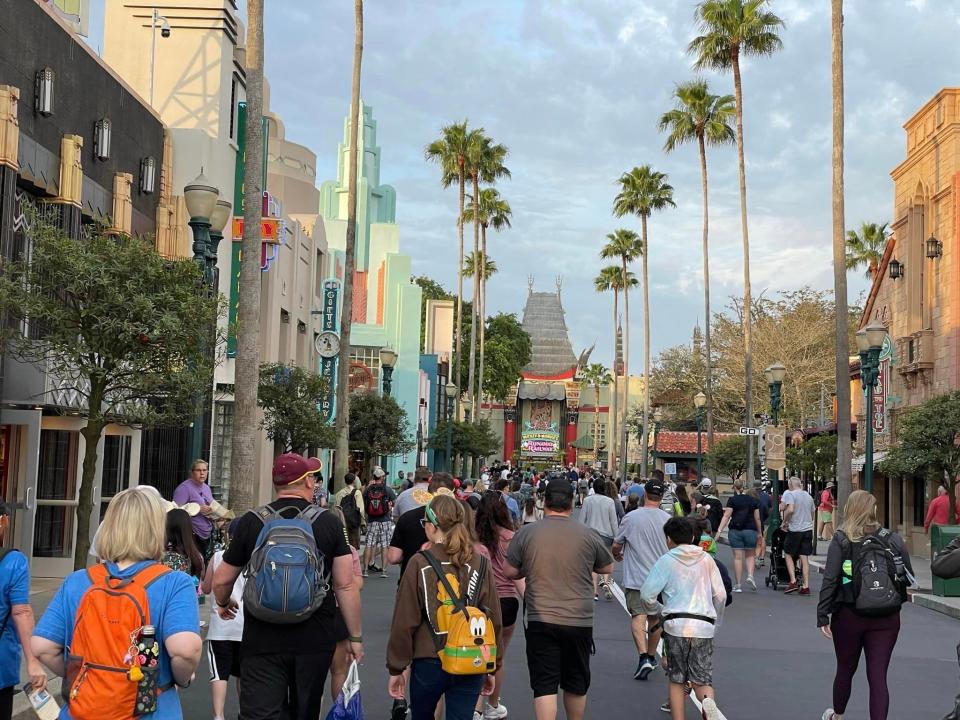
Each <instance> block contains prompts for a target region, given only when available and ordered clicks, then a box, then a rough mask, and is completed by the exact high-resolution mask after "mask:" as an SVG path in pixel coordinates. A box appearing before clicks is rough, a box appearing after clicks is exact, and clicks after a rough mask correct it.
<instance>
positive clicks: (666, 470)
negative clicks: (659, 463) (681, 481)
mask: <svg viewBox="0 0 960 720" xmlns="http://www.w3.org/2000/svg"><path fill="white" fill-rule="evenodd" d="M663 474H664V475H676V474H677V464H676V463H675V462H672V463H664V464H663Z"/></svg>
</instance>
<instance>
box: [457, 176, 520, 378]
mask: <svg viewBox="0 0 960 720" xmlns="http://www.w3.org/2000/svg"><path fill="white" fill-rule="evenodd" d="M479 197H480V202H479V203H474V201H473V196H470V202H469V203H468V204H467V207H466V209H465V210H464V213H465V219H466V220H473V219H474V217H477V216H479V218H480V256H481V257H483V258H486V257H487V229H488V228H491V227H492V228H493V229H494V230H497V231H500V230H503V229H504V228H508V227H510V218H511V217H512V216H513V210H511V208H510V203H508V202H507V201H506V200H504V199H503V198H502V197H500V193H499V192H497V191H496V190H494V189H493V188H484V189H483V190H481V191H480V196H479ZM489 265H492V266H493V271H492V272H490V271H489ZM483 267H484V268H485V274H483V275H481V276H480V322H481V327H483V324H485V323H486V320H485V318H486V308H487V279H488V278H489V277H490V275H493V273H495V272H497V266H496V264H495V263H488V262H487V261H486V259H484V262H483ZM485 335H486V333H485V332H482V333H480V370H479V372H478V373H477V387H478V388H480V390H479V393H478V394H480V395H482V394H483V369H484V350H485V347H486V337H485Z"/></svg>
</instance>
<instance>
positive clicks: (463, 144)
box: [423, 120, 471, 415]
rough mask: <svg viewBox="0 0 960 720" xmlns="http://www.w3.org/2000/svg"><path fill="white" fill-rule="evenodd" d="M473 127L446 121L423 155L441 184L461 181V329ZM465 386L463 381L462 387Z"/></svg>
mask: <svg viewBox="0 0 960 720" xmlns="http://www.w3.org/2000/svg"><path fill="white" fill-rule="evenodd" d="M470 135H471V131H469V130H468V129H467V121H466V120H464V121H463V122H460V123H453V124H451V125H444V126H443V127H442V128H441V129H440V137H439V138H438V139H436V140H434V141H433V142H432V143H430V144H429V145H427V147H426V148H425V149H424V151H423V156H424V158H425V159H426V160H427V161H428V162H435V163H437V164H438V165H439V166H440V185H441V186H442V187H444V188H448V187H450V186H451V185H453V183H454V182H456V183H458V185H459V190H460V194H459V202H460V204H459V207H458V209H457V240H458V241H459V245H460V255H459V257H458V259H457V312H456V316H455V317H454V319H453V327H454V328H457V329H458V330H459V329H460V328H461V327H462V326H463V275H461V274H460V268H462V267H463V207H464V196H465V194H466V190H465V186H466V182H467V149H468V147H469V143H470V142H471V140H470ZM455 340H456V342H455V347H454V368H453V376H454V377H457V378H459V377H460V367H461V365H462V364H463V363H462V362H461V355H462V354H463V353H462V350H463V338H462V337H461V334H460V333H459V332H457V336H456V338H455ZM462 387H463V386H462V385H461V388H462ZM456 414H457V415H459V414H460V396H459V395H458V396H457V407H456Z"/></svg>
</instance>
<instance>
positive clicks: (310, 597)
mask: <svg viewBox="0 0 960 720" xmlns="http://www.w3.org/2000/svg"><path fill="white" fill-rule="evenodd" d="M250 512H252V513H254V514H255V515H256V516H257V517H258V518H260V521H261V522H262V523H263V529H262V530H261V531H260V534H259V535H258V536H257V543H256V545H255V546H254V549H253V553H252V554H251V555H250V562H249V563H247V567H246V569H245V570H244V577H245V578H246V580H247V583H246V586H245V587H244V590H243V605H244V607H245V608H246V609H247V610H249V611H250V614H251V615H253V616H254V617H255V618H257V619H258V620H263V621H264V622H271V623H277V624H281V625H284V624H292V623H299V622H303V621H304V620H306V619H307V618H309V617H310V616H311V615H313V613H314V612H316V610H317V609H318V608H319V607H320V605H321V604H322V603H323V599H324V598H325V597H326V596H327V591H328V590H329V589H330V586H329V585H328V584H327V582H326V578H325V572H324V563H323V556H322V555H321V554H320V553H319V552H318V551H317V541H316V538H315V537H314V534H313V523H314V522H315V521H316V519H317V518H318V517H320V513H322V512H323V510H322V509H321V508H318V507H317V506H316V505H308V506H307V507H306V508H304V509H303V510H301V511H300V512H299V513H298V514H297V515H296V517H292V518H286V517H284V516H283V515H281V514H280V512H279V511H277V510H274V509H273V508H272V507H270V506H269V505H264V506H263V507H260V508H257V509H256V510H251V511H250Z"/></svg>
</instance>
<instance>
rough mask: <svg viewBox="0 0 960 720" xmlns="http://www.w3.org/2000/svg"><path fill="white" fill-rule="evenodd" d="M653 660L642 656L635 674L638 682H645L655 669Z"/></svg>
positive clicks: (647, 656)
mask: <svg viewBox="0 0 960 720" xmlns="http://www.w3.org/2000/svg"><path fill="white" fill-rule="evenodd" d="M654 660H655V658H652V657H650V656H649V655H644V656H643V658H642V659H641V661H640V669H639V671H638V673H637V675H638V678H639V679H640V680H646V679H647V678H648V677H649V676H650V673H652V672H653V670H654V668H656V667H657V666H656V663H655V662H654Z"/></svg>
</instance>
